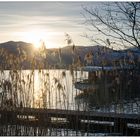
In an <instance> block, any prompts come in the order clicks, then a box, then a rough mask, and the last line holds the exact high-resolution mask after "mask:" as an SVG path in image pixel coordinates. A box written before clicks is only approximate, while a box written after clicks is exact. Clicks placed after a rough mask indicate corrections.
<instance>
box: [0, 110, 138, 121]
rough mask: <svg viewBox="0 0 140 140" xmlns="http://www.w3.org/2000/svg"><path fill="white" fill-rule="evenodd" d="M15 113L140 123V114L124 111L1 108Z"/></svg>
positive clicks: (1, 111) (0, 112)
mask: <svg viewBox="0 0 140 140" xmlns="http://www.w3.org/2000/svg"><path fill="white" fill-rule="evenodd" d="M6 112H7V113H15V114H17V115H31V116H32V115H33V116H36V115H46V116H50V117H62V118H67V117H74V116H77V117H78V118H79V119H85V120H86V119H87V120H101V121H114V120H115V119H125V120H126V121H127V122H128V123H137V124H140V114H123V113H118V114H117V113H102V112H88V111H75V110H61V109H41V108H39V109H37V108H22V109H21V108H17V109H15V110H11V111H10V110H9V111H8V110H0V114H3V113H6Z"/></svg>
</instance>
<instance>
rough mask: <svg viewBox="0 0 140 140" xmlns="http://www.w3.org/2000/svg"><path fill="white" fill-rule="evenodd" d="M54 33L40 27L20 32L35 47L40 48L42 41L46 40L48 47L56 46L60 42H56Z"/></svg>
mask: <svg viewBox="0 0 140 140" xmlns="http://www.w3.org/2000/svg"><path fill="white" fill-rule="evenodd" d="M53 35H55V32H53V34H52V32H51V33H49V32H44V31H42V30H40V29H38V30H37V29H35V30H29V31H24V32H21V33H20V36H22V39H23V40H24V41H26V42H28V43H32V44H33V46H34V48H35V49H38V48H40V47H41V45H42V42H44V44H45V46H46V48H56V47H57V46H58V44H57V43H56V42H55V40H54V36H53Z"/></svg>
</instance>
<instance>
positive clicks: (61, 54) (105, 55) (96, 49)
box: [0, 41, 140, 68]
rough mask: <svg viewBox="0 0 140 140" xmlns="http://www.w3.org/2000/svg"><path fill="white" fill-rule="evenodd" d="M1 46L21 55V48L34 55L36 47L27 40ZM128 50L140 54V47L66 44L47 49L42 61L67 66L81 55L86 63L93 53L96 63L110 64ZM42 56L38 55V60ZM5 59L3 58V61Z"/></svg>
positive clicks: (50, 64) (30, 55)
mask: <svg viewBox="0 0 140 140" xmlns="http://www.w3.org/2000/svg"><path fill="white" fill-rule="evenodd" d="M0 48H3V49H5V50H6V51H7V52H8V53H10V54H14V55H15V56H17V57H18V56H19V48H20V50H22V51H24V52H25V53H26V56H27V57H32V56H33V54H34V52H35V48H34V47H33V45H32V44H30V43H26V42H21V41H19V42H14V41H9V42H5V43H1V44H0ZM128 51H134V55H135V56H138V55H140V50H138V49H135V48H134V49H131V50H130V49H128V50H123V51H115V50H112V49H109V48H105V47H103V46H75V47H74V48H73V46H66V47H63V48H61V49H58V48H57V49H55V48H53V49H46V54H47V55H46V58H45V59H44V60H42V61H46V62H47V63H46V65H49V66H56V67H57V68H67V67H68V66H69V65H71V64H72V63H73V62H75V61H76V60H77V58H78V57H79V58H80V59H81V62H82V63H85V61H84V58H85V55H86V54H87V53H92V54H93V62H94V65H100V64H101V62H102V61H103V60H105V61H106V62H107V64H108V65H111V64H112V61H114V60H119V59H122V58H124V57H126V56H127V52H128ZM39 58H40V56H36V61H38V59H39ZM3 60H4V59H1V60H0V61H1V62H2V61H3ZM26 63H27V62H24V68H28V65H27V64H26Z"/></svg>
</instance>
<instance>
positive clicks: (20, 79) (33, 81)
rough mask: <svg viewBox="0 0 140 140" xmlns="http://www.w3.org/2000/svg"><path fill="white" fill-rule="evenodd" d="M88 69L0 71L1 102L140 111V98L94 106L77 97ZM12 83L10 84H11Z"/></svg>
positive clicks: (124, 111) (95, 109) (60, 107)
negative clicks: (79, 83) (78, 84)
mask: <svg viewBox="0 0 140 140" xmlns="http://www.w3.org/2000/svg"><path fill="white" fill-rule="evenodd" d="M87 76H88V73H87V72H80V71H78V72H71V71H69V70H22V71H17V70H16V71H12V70H11V71H1V72H0V85H1V87H0V93H1V94H0V99H1V100H0V101H1V106H3V105H4V101H5V100H7V99H12V100H13V102H14V104H15V106H20V104H21V101H22V105H23V106H25V107H35V108H53V109H71V110H77V109H78V110H94V111H102V112H119V113H140V99H139V97H136V98H133V99H130V100H126V99H122V100H121V101H118V102H115V103H110V104H107V105H106V104H102V103H101V101H102V99H101V98H102V97H100V98H98V100H99V104H100V105H99V106H98V107H96V106H93V105H92V101H90V102H88V100H85V98H81V99H78V100H76V99H75V97H76V96H77V95H78V94H80V93H81V91H80V90H77V89H75V86H74V83H75V82H76V81H78V80H81V79H86V78H87ZM9 83H10V84H9Z"/></svg>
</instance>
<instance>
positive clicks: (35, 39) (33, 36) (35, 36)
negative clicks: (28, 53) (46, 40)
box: [25, 32, 43, 48]
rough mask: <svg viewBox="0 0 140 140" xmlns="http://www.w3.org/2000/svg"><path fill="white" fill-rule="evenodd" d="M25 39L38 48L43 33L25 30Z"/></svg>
mask: <svg viewBox="0 0 140 140" xmlns="http://www.w3.org/2000/svg"><path fill="white" fill-rule="evenodd" d="M25 40H26V41H27V42H31V43H32V44H33V45H34V47H35V48H39V47H40V46H41V40H43V35H42V33H39V32H26V34H25Z"/></svg>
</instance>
